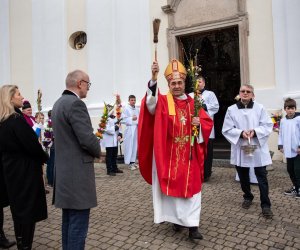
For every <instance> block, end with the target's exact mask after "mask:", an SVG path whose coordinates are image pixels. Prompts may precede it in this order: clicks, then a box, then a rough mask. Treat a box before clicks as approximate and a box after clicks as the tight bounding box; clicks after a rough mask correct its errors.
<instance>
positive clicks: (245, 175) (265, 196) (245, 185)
mask: <svg viewBox="0 0 300 250" xmlns="http://www.w3.org/2000/svg"><path fill="white" fill-rule="evenodd" d="M236 171H237V173H238V175H239V178H240V184H241V188H242V190H243V192H244V195H243V197H244V199H245V200H251V201H252V200H253V198H254V196H253V194H252V193H251V186H250V177H249V168H244V167H238V166H236ZM254 172H255V175H256V178H257V181H258V187H259V191H260V202H261V208H264V207H271V201H270V199H269V184H268V179H267V170H266V167H265V166H264V167H257V168H254Z"/></svg>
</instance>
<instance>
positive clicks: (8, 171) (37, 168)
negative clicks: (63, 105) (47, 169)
mask: <svg viewBox="0 0 300 250" xmlns="http://www.w3.org/2000/svg"><path fill="white" fill-rule="evenodd" d="M23 99H24V98H23V96H22V95H21V93H20V91H19V89H18V87H17V86H16V85H4V86H2V87H1V88H0V138H1V140H0V155H1V163H2V166H3V177H4V185H5V186H6V189H7V195H8V198H9V205H10V209H11V213H12V218H13V221H14V229H15V236H16V240H17V246H18V249H31V247H32V241H33V236H34V229H35V223H36V222H38V221H41V220H44V219H46V218H47V203H46V195H45V189H44V182H43V173H42V164H43V163H45V162H46V160H47V158H48V157H47V155H46V154H45V152H44V151H43V148H42V146H41V145H40V143H39V141H38V138H37V136H36V134H35V132H34V131H33V130H32V128H31V127H30V126H29V125H28V123H27V122H26V120H25V119H24V117H23V115H22V113H21V111H20V110H19V109H20V108H21V107H22V106H23Z"/></svg>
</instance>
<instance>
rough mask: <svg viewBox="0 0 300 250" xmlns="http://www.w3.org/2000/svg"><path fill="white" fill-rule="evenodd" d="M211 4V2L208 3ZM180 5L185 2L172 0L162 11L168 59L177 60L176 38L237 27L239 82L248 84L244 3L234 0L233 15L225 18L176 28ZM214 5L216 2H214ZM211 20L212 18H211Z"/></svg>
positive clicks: (241, 0) (246, 28)
mask: <svg viewBox="0 0 300 250" xmlns="http://www.w3.org/2000/svg"><path fill="white" fill-rule="evenodd" d="M208 2H210V3H212V2H211V1H208ZM180 3H181V4H185V3H186V2H184V1H180V0H173V1H170V3H169V4H168V5H167V6H163V7H162V9H163V10H164V12H165V13H166V14H168V21H169V28H168V30H167V42H168V49H169V59H172V58H179V54H178V53H179V52H178V37H180V36H183V35H191V34H195V33H200V32H205V31H210V30H215V29H221V28H226V27H232V26H236V25H237V26H238V29H239V48H240V72H241V82H242V83H249V56H248V35H249V24H248V13H247V12H246V1H245V0H236V3H235V5H236V10H235V11H234V13H235V14H233V15H230V16H226V17H223V18H216V19H215V20H208V21H205V20H204V21H202V22H198V23H192V21H193V20H194V19H193V18H190V20H192V21H191V22H188V24H187V25H181V26H176V25H175V17H176V15H177V14H178V12H179V11H178V10H179V8H180ZM194 3H195V4H197V2H196V1H195V2H194ZM216 4H218V3H217V1H216ZM180 18H182V19H184V18H185V17H183V16H179V17H178V16H177V19H180ZM212 19H213V18H212Z"/></svg>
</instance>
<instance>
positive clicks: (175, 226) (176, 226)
mask: <svg viewBox="0 0 300 250" xmlns="http://www.w3.org/2000/svg"><path fill="white" fill-rule="evenodd" d="M172 228H173V230H174V231H175V232H181V231H182V229H183V228H184V227H183V226H181V225H178V224H173V226H172Z"/></svg>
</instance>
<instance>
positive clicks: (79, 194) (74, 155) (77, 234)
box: [52, 70, 100, 250]
mask: <svg viewBox="0 0 300 250" xmlns="http://www.w3.org/2000/svg"><path fill="white" fill-rule="evenodd" d="M90 86H91V83H90V79H89V76H88V75H87V74H86V73H84V72H83V71H81V70H75V71H73V72H71V73H69V74H68V76H67V78H66V90H65V91H64V92H63V94H62V96H61V97H60V98H59V99H58V100H57V101H56V103H55V104H54V106H53V109H52V122H53V133H54V137H55V170H54V173H55V180H54V199H53V200H54V205H55V206H56V207H58V208H62V247H63V250H74V249H76V250H77V249H78V250H81V249H84V246H85V239H86V236H87V231H88V224H89V215H90V208H92V207H96V206H97V198H96V186H95V172H94V158H95V157H99V156H100V145H99V141H98V139H97V137H96V136H95V135H94V133H93V128H92V124H91V120H90V117H89V114H88V110H87V107H86V105H85V103H84V102H83V101H82V100H81V99H82V98H85V97H86V96H87V92H88V91H89V89H90Z"/></svg>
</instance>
